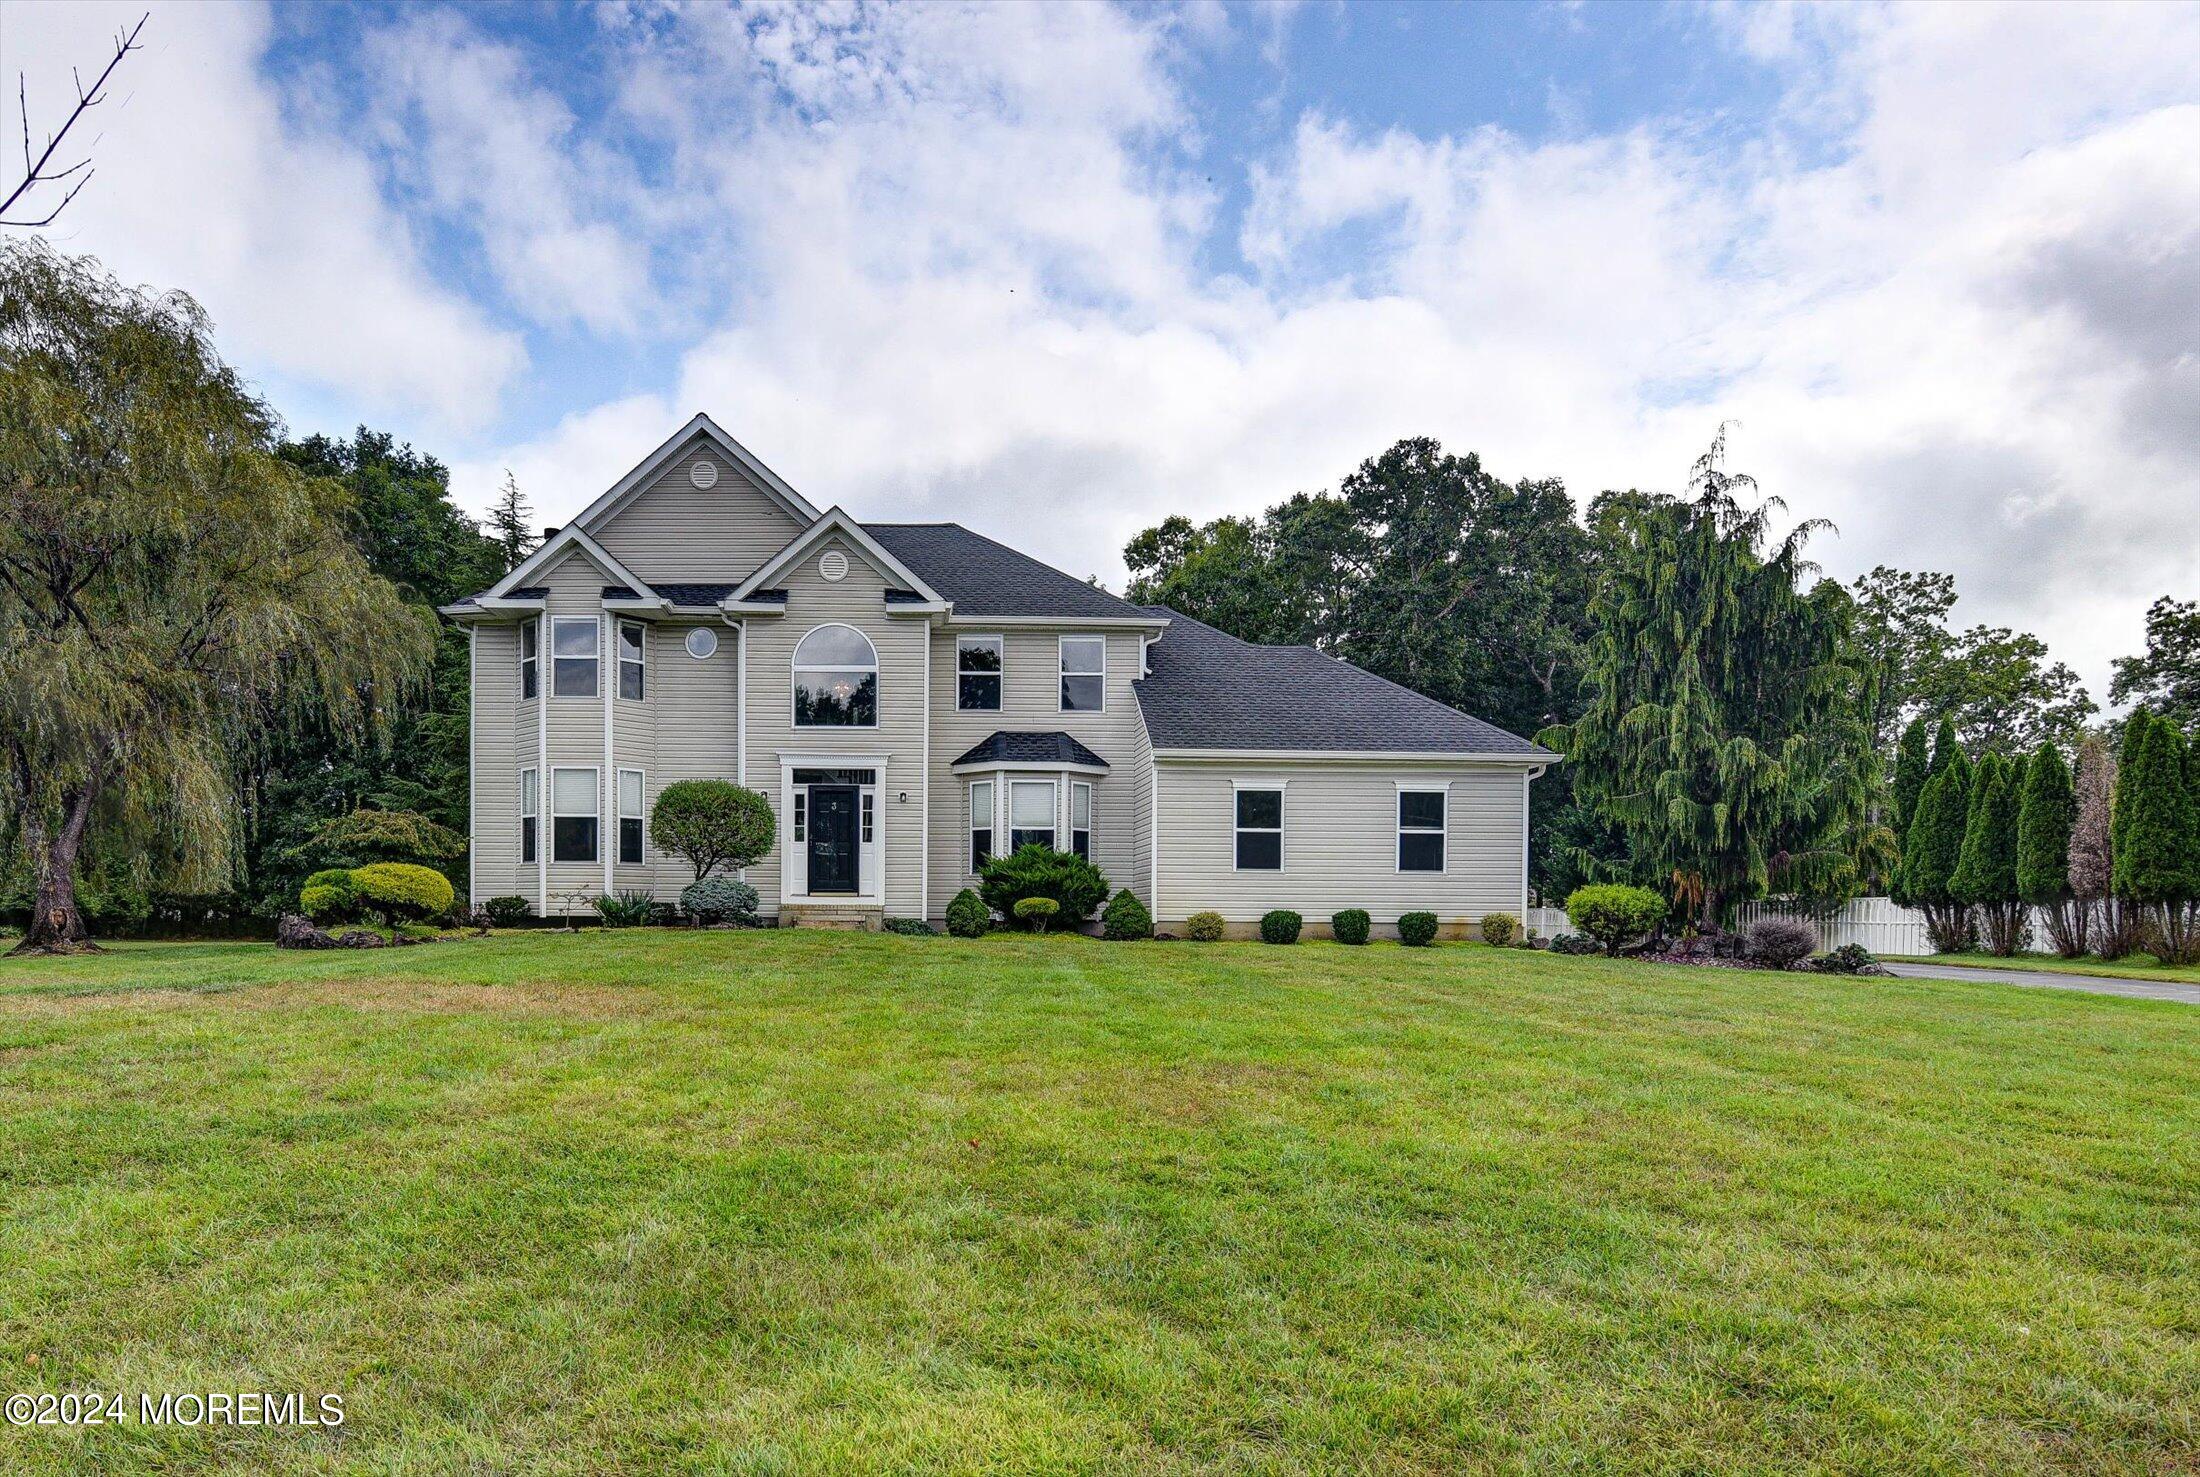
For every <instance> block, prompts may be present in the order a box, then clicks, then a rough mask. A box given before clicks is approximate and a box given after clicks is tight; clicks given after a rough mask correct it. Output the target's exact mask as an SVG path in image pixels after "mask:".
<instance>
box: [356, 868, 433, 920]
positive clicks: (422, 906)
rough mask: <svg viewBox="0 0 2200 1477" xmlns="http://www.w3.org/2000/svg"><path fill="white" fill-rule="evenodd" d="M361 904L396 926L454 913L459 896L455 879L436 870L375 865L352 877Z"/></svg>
mask: <svg viewBox="0 0 2200 1477" xmlns="http://www.w3.org/2000/svg"><path fill="white" fill-rule="evenodd" d="M351 885H352V887H353V888H354V889H356V890H357V892H358V894H359V898H360V901H361V902H363V903H365V904H366V905H367V906H368V907H370V908H373V909H374V910H375V911H376V912H378V913H380V914H381V915H382V917H383V918H384V920H385V921H387V922H389V923H391V924H396V923H398V922H400V921H402V920H405V919H417V918H436V917H440V916H441V915H443V914H445V913H448V912H450V911H451V903H452V901H453V900H454V899H455V898H456V896H457V894H456V893H455V892H453V891H452V889H451V879H450V878H448V877H446V876H444V875H443V874H442V873H441V872H438V871H436V870H435V869H434V868H433V867H422V866H416V865H414V864H413V863H411V862H373V863H370V864H369V865H367V866H364V867H360V868H358V869H357V870H355V871H354V872H353V873H352V874H351Z"/></svg>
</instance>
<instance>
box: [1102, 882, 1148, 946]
mask: <svg viewBox="0 0 2200 1477" xmlns="http://www.w3.org/2000/svg"><path fill="white" fill-rule="evenodd" d="M1100 937H1102V938H1105V939H1118V940H1121V939H1150V938H1152V937H1153V914H1151V913H1149V912H1147V911H1146V905H1145V904H1144V903H1142V902H1140V901H1139V900H1138V895H1137V894H1136V893H1134V892H1132V891H1131V890H1130V889H1129V888H1127V887H1126V888H1124V889H1123V890H1122V891H1121V892H1119V893H1117V894H1116V895H1115V896H1114V897H1112V898H1110V899H1108V905H1107V906H1106V907H1105V908H1102V909H1101V910H1100Z"/></svg>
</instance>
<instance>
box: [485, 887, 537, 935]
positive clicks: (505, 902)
mask: <svg viewBox="0 0 2200 1477" xmlns="http://www.w3.org/2000/svg"><path fill="white" fill-rule="evenodd" d="M534 910H535V909H534V905H533V904H532V903H530V902H528V901H527V899H525V898H523V897H520V896H518V895H516V894H510V893H508V894H506V895H505V896H503V897H493V898H491V899H489V901H487V902H485V903H483V904H482V905H481V911H482V912H484V913H487V914H488V915H489V921H490V922H491V923H492V924H494V925H495V926H496V927H498V928H517V927H519V925H521V924H522V923H525V922H526V921H527V915H528V914H529V913H532V912H533V911H534Z"/></svg>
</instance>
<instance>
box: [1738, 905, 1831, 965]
mask: <svg viewBox="0 0 2200 1477" xmlns="http://www.w3.org/2000/svg"><path fill="white" fill-rule="evenodd" d="M1817 949H1818V930H1817V929H1816V928H1813V927H1812V926H1811V923H1810V920H1809V919H1807V918H1777V917H1775V918H1760V919H1758V920H1757V921H1756V922H1755V923H1752V924H1750V925H1749V928H1748V930H1747V931H1746V932H1744V933H1743V935H1742V952H1743V953H1744V954H1745V955H1747V956H1748V958H1749V962H1750V963H1752V964H1761V965H1763V966H1764V967H1765V968H1767V969H1792V968H1794V967H1795V966H1796V965H1798V964H1800V963H1802V962H1803V961H1804V960H1805V959H1808V958H1809V957H1810V956H1811V955H1812V954H1813V953H1815V952H1817Z"/></svg>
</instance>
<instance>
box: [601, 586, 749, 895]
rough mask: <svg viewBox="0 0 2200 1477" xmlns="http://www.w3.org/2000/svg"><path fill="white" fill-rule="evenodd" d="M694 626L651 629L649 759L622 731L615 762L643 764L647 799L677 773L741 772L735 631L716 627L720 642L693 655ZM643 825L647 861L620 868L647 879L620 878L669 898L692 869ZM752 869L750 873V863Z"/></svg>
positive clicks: (729, 775)
mask: <svg viewBox="0 0 2200 1477" xmlns="http://www.w3.org/2000/svg"><path fill="white" fill-rule="evenodd" d="M692 629H693V627H692V626H688V625H663V626H653V627H651V628H650V645H649V703H648V706H649V708H650V710H651V716H650V719H649V720H648V723H649V727H650V728H651V729H652V732H651V736H650V748H649V753H648V758H647V762H643V760H642V758H641V750H640V748H639V743H638V741H637V745H636V747H635V748H634V749H633V750H632V751H630V750H629V748H628V744H627V739H626V738H625V737H623V736H622V737H621V738H620V740H619V765H620V767H621V768H625V769H633V768H641V769H645V770H647V771H648V774H647V778H646V785H647V793H646V797H645V798H646V799H647V801H648V803H649V804H650V805H652V806H654V805H655V804H656V803H657V797H658V796H659V795H661V794H663V793H664V789H665V786H667V785H669V784H672V783H673V782H674V781H676V780H706V779H718V780H734V779H738V778H739V763H740V755H739V752H738V748H737V745H738V742H739V727H738V722H737V718H736V714H737V712H738V706H737V705H738V701H739V693H740V688H739V680H738V679H739V672H740V643H739V640H738V636H737V633H736V632H735V631H734V629H733V628H732V627H730V626H726V625H722V624H721V625H716V626H714V627H713V629H715V630H716V631H717V632H718V649H717V650H716V651H715V652H713V653H711V655H709V656H708V657H705V658H703V659H701V660H700V661H698V660H697V659H696V658H694V657H691V656H689V655H688V654H687V646H686V642H687V633H688V632H689V631H690V630H692ZM632 706H633V705H632V704H630V703H622V704H621V705H620V709H621V711H622V713H623V712H624V711H625V710H626V709H628V708H630V707H632ZM641 731H642V725H641V724H639V723H638V724H637V725H636V726H635V729H634V732H635V733H636V734H637V735H638V734H639V733H640V732H641ZM643 831H644V839H643V843H642V847H643V850H642V855H643V858H644V859H645V861H646V862H647V863H648V865H647V867H646V868H633V867H621V868H619V869H618V871H619V876H620V877H621V878H622V879H623V878H624V877H625V876H626V875H627V874H628V873H630V872H641V871H646V872H647V873H648V875H649V881H648V883H647V884H644V883H641V882H633V883H628V882H625V881H623V880H622V881H621V883H620V885H621V886H622V887H627V886H634V887H639V886H643V885H647V886H648V887H650V889H651V890H652V891H654V892H655V893H656V895H657V896H658V897H660V898H662V899H664V900H666V901H668V902H670V901H673V900H675V899H677V898H678V897H679V895H680V889H682V888H683V887H686V886H687V885H688V884H689V883H690V882H692V881H694V880H695V876H694V873H693V872H691V871H690V870H689V868H688V864H687V863H686V862H685V861H683V860H681V859H680V858H679V857H677V856H673V855H671V854H669V853H660V852H659V851H658V850H657V849H656V847H654V846H652V845H650V844H649V841H648V838H647V831H648V827H647V825H646V824H645V825H644V827H643ZM749 876H750V880H752V881H753V880H754V879H755V871H754V869H753V868H752V869H751V871H750V873H749Z"/></svg>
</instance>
